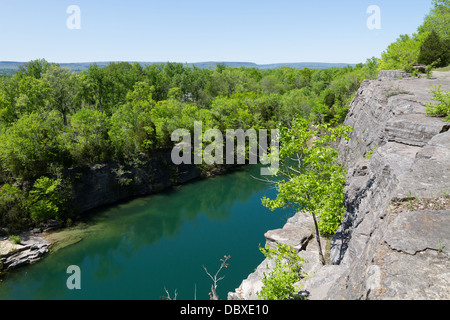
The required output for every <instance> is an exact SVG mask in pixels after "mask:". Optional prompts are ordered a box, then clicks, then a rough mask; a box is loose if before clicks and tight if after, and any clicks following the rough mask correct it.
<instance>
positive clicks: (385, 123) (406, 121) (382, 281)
mask: <svg viewBox="0 0 450 320" xmlns="http://www.w3.org/2000/svg"><path fill="white" fill-rule="evenodd" d="M434 77H435V78H433V79H424V78H421V79H417V78H407V79H392V78H388V77H386V76H382V77H381V78H380V79H378V80H373V81H367V82H366V83H365V84H364V85H363V86H362V88H361V89H360V90H359V92H358V93H357V95H356V96H355V99H354V101H353V102H352V105H351V110H350V113H349V115H348V117H347V119H346V124H347V125H351V126H352V127H353V128H354V129H355V131H354V132H353V133H352V137H351V138H352V139H351V141H350V142H348V143H346V142H342V143H341V145H340V146H339V152H340V157H341V159H342V160H343V161H344V164H345V165H346V166H347V167H348V168H349V174H348V177H347V186H346V208H347V211H346V215H345V218H344V222H343V224H342V225H341V227H340V228H339V230H338V232H337V233H336V234H335V236H334V238H333V241H332V245H331V262H332V264H334V265H336V267H337V268H336V269H335V270H334V271H333V272H335V273H339V274H340V275H341V276H340V277H339V279H337V280H336V279H335V277H334V278H332V277H330V274H329V273H327V272H325V271H324V272H322V273H321V274H318V277H319V278H317V279H315V280H314V281H315V282H320V281H322V282H326V279H330V281H329V290H328V291H327V292H324V291H323V290H322V291H320V292H318V293H317V294H316V295H314V294H312V295H311V298H313V299H448V298H450V273H449V271H448V270H449V255H448V252H446V251H445V249H442V246H445V243H447V242H448V241H449V238H450V228H449V217H448V210H447V211H445V210H444V211H430V210H424V211H419V212H409V211H410V210H408V208H407V206H406V207H405V208H404V209H403V210H402V212H397V213H395V214H394V213H393V212H392V210H391V208H390V206H391V203H392V201H399V200H408V199H414V198H429V199H433V198H435V197H438V196H440V195H442V193H445V192H447V193H448V192H449V191H450V179H449V178H450V171H449V170H450V132H449V129H450V124H449V123H448V122H444V121H442V119H440V118H431V117H428V116H426V114H425V105H426V104H427V103H429V102H431V97H432V94H431V93H430V92H429V91H430V90H431V89H433V88H434V87H435V86H437V85H442V89H443V90H449V88H450V73H448V72H447V73H438V72H435V74H434ZM366 128H367V129H366ZM371 150H375V151H374V152H373V154H372V156H371V157H369V158H370V159H367V158H364V157H363V156H364V155H365V154H367V153H368V152H369V151H371ZM439 246H440V248H441V249H440V248H439ZM322 286H323V284H322ZM311 290H312V292H313V293H314V292H315V291H314V287H312V288H311Z"/></svg>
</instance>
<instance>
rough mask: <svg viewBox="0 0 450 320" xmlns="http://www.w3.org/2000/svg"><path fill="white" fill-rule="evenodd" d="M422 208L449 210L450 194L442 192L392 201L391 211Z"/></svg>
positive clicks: (418, 209)
mask: <svg viewBox="0 0 450 320" xmlns="http://www.w3.org/2000/svg"><path fill="white" fill-rule="evenodd" d="M422 210H450V194H449V193H447V194H443V195H441V196H439V197H435V198H414V197H411V198H409V199H406V200H403V201H392V202H391V212H392V213H394V214H395V213H400V212H405V211H422Z"/></svg>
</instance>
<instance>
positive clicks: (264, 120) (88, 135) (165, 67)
mask: <svg viewBox="0 0 450 320" xmlns="http://www.w3.org/2000/svg"><path fill="white" fill-rule="evenodd" d="M376 67H377V66H376V60H375V59H371V60H368V61H367V63H366V64H360V65H357V66H356V67H347V68H333V69H326V70H310V69H303V70H298V69H293V68H287V67H286V68H283V67H282V68H279V69H273V70H259V69H256V68H244V67H241V68H231V67H226V66H225V65H218V66H217V67H216V68H210V69H200V68H196V67H190V66H188V65H183V64H180V63H166V64H153V65H147V66H145V67H142V66H141V65H140V64H138V63H135V64H130V63H126V62H121V63H111V64H109V65H107V66H106V67H103V68H100V67H98V66H97V65H96V64H92V65H91V66H90V67H89V69H87V70H86V71H83V72H79V73H76V72H72V71H70V70H68V69H66V68H62V67H60V66H59V65H57V64H52V63H48V62H47V61H45V60H35V61H30V62H29V63H27V64H25V65H23V66H22V67H21V68H20V69H19V70H18V71H17V72H16V74H14V75H6V76H2V77H1V78H0V186H1V185H3V184H5V185H6V184H8V185H10V186H12V185H14V186H22V189H19V190H21V192H23V194H22V195H21V197H24V199H26V198H27V197H28V198H30V197H31V194H30V193H29V192H31V191H30V186H33V185H34V183H35V181H37V180H38V179H41V178H43V177H53V178H54V179H56V177H57V176H58V173H59V172H61V170H63V169H65V168H70V167H76V166H83V165H85V164H89V163H93V162H106V161H111V160H114V161H119V162H125V163H133V161H135V160H136V159H140V158H142V157H151V156H152V153H153V152H155V151H156V150H158V149H160V148H171V147H173V145H174V142H172V141H171V134H172V132H173V131H174V130H176V129H187V130H188V131H190V132H193V130H194V122H195V121H202V128H203V130H204V131H206V130H208V129H212V128H215V129H220V130H221V131H222V132H225V130H227V129H244V130H248V129H250V128H253V129H256V130H257V129H275V128H278V127H279V126H280V125H283V126H290V125H291V122H292V119H293V118H294V117H299V116H300V117H302V118H305V119H308V120H310V121H311V122H312V123H316V124H321V123H322V124H323V123H328V124H338V123H340V122H342V121H343V119H344V118H345V115H346V112H347V110H348V107H349V102H350V100H351V99H352V96H353V94H354V92H355V91H356V89H357V88H358V87H359V84H360V82H361V81H362V80H363V79H366V78H373V77H375V76H376V72H374V69H376ZM42 181H44V180H41V182H42ZM56 181H57V180H54V181H53V180H52V181H47V180H45V182H46V184H44V185H45V186H46V188H47V189H45V190H49V188H50V189H52V190H54V189H55V188H57V187H56V186H58V185H60V184H61V183H59V182H58V183H56ZM26 186H28V187H26ZM41 186H42V184H41ZM14 188H15V187H11V188H6V189H5V191H4V192H3V193H0V197H2V195H4V197H5V199H6V200H5V199H3V200H2V199H0V201H4V202H5V201H6V202H5V203H7V205H6V206H7V207H8V208H11V209H10V211H8V212H15V211H14V210H16V211H17V210H18V209H17V208H18V207H17V206H15V203H16V201H19V199H21V198H20V197H19V193H18V191H17V190H16V189H14ZM0 189H1V188H0ZM35 198H36V197H35ZM30 199H31V198H30ZM35 200H36V199H35ZM19 202H20V201H19ZM55 205H57V204H55V203H44V202H42V201H40V200H36V201H34V204H33V205H27V206H23V208H22V209H23V210H25V211H27V210H28V213H29V214H31V211H33V210H34V211H33V212H35V214H34V215H33V217H34V218H33V219H32V220H34V221H38V220H39V219H40V218H39V217H41V218H42V217H48V216H54V215H56V213H57V212H58V210H56V207H55ZM58 214H60V212H58ZM19 216H20V215H17V216H16V217H17V219H19V218H18V217H19ZM4 217H8V214H5V215H4ZM20 217H21V216H20ZM5 219H6V218H5ZM8 219H10V218H8ZM8 221H9V220H8Z"/></svg>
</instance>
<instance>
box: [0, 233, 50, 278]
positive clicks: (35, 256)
mask: <svg viewBox="0 0 450 320" xmlns="http://www.w3.org/2000/svg"><path fill="white" fill-rule="evenodd" d="M20 239H21V243H20V244H14V245H12V244H11V245H10V246H8V248H7V249H8V250H7V251H5V252H0V253H1V254H3V257H1V256H0V271H1V270H3V269H6V270H8V269H15V268H18V267H21V266H24V265H27V264H30V263H33V262H35V261H37V260H39V259H40V258H41V257H42V256H43V255H45V254H46V253H47V252H48V248H49V246H50V243H49V242H48V241H47V240H46V239H45V238H44V237H42V236H37V235H32V234H31V233H28V232H26V233H23V234H22V235H21V236H20ZM7 243H9V240H4V241H2V246H3V247H6V244H7Z"/></svg>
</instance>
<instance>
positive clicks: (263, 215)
mask: <svg viewBox="0 0 450 320" xmlns="http://www.w3.org/2000/svg"><path fill="white" fill-rule="evenodd" d="M258 172H259V168H258V167H257V166H251V167H249V168H247V169H245V170H241V171H239V172H236V173H233V174H230V175H226V176H222V177H216V178H212V179H208V180H203V181H198V182H195V183H191V184H187V185H184V186H182V187H179V188H176V189H174V190H171V191H169V192H165V193H161V194H158V195H153V196H149V197H145V198H139V199H136V200H133V201H130V202H127V203H122V204H118V205H114V206H111V207H108V208H104V209H101V210H97V211H96V212H95V213H92V214H90V215H89V218H88V219H86V221H83V222H82V223H79V224H78V225H76V226H74V227H73V228H70V229H68V230H64V231H62V232H59V233H55V234H52V237H54V238H55V239H60V242H59V243H58V244H57V245H55V247H54V250H53V251H52V252H51V253H50V254H49V255H47V256H46V257H45V258H44V259H42V260H41V261H39V262H38V263H35V264H33V265H31V266H27V267H25V268H22V269H19V270H17V271H14V272H11V273H10V274H8V275H7V276H6V277H4V278H3V279H2V280H1V282H0V299H58V300H59V299H62V300H66V299H67V300H70V299H87V300H90V299H106V300H109V299H138V300H144V299H145V300H158V299H161V297H163V296H165V290H164V288H167V290H168V291H169V293H170V295H171V297H173V295H174V292H175V290H176V291H177V293H178V297H177V299H178V300H186V299H189V300H190V299H194V298H195V297H196V298H197V299H198V300H207V299H209V296H208V292H209V291H210V287H211V280H210V278H209V277H208V276H207V274H206V273H205V270H204V269H203V267H202V265H204V266H205V267H206V268H207V269H208V271H209V272H210V273H211V274H213V275H214V274H215V273H216V271H217V270H218V268H219V266H220V261H219V259H221V258H223V256H224V255H231V260H229V261H228V262H229V263H230V265H229V267H228V268H227V269H223V271H222V273H221V275H224V276H225V278H224V279H223V280H222V281H220V282H219V287H218V294H219V297H220V299H226V297H227V293H228V292H229V291H234V289H235V288H237V287H238V286H239V285H240V283H241V281H242V280H243V279H245V278H246V277H247V276H248V274H249V273H251V272H253V271H254V268H256V266H257V265H258V264H259V263H260V262H261V261H262V260H263V259H264V257H263V255H262V254H261V253H260V252H259V250H258V246H259V244H261V245H264V243H265V239H264V233H265V232H266V231H267V230H270V229H275V228H279V227H281V226H283V225H284V223H285V222H286V220H287V218H289V217H290V216H292V214H293V212H291V211H288V210H280V211H276V212H270V211H269V210H268V209H266V208H264V207H263V206H262V205H261V198H262V197H263V196H264V195H265V196H268V197H271V198H273V197H274V196H275V195H276V191H275V190H274V189H273V188H272V187H270V186H269V185H267V184H264V183H261V182H258V181H257V180H255V179H254V177H253V176H257V174H258ZM70 243H72V244H70ZM68 244H70V245H68ZM59 247H64V248H61V249H58V248H59ZM70 265H77V266H79V267H80V270H81V278H80V279H81V289H80V290H69V289H68V288H67V285H66V281H67V279H68V277H69V276H70V274H67V273H66V270H67V267H68V266H70Z"/></svg>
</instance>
